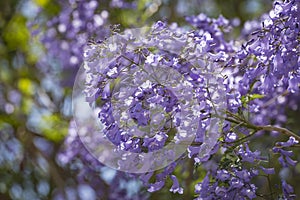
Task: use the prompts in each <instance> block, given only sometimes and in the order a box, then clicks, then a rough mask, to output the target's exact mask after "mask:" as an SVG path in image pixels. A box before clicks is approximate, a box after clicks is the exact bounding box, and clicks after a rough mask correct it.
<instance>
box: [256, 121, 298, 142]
mask: <svg viewBox="0 0 300 200" xmlns="http://www.w3.org/2000/svg"><path fill="white" fill-rule="evenodd" d="M257 128H258V129H260V130H264V131H277V132H279V133H283V134H285V135H287V136H292V137H294V138H295V139H296V140H298V141H299V142H300V136H299V135H297V134H296V133H293V132H292V131H290V130H288V129H286V128H281V127H277V126H271V125H267V126H257Z"/></svg>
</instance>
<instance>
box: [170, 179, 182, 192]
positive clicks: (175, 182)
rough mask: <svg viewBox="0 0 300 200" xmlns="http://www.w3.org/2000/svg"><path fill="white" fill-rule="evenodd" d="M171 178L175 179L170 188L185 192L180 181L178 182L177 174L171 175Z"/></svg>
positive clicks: (174, 190)
mask: <svg viewBox="0 0 300 200" xmlns="http://www.w3.org/2000/svg"><path fill="white" fill-rule="evenodd" d="M170 178H171V179H172V181H173V185H172V187H171V188H170V191H171V192H173V193H176V192H178V193H179V194H183V188H182V187H180V186H179V183H178V180H177V178H176V176H174V175H171V176H170Z"/></svg>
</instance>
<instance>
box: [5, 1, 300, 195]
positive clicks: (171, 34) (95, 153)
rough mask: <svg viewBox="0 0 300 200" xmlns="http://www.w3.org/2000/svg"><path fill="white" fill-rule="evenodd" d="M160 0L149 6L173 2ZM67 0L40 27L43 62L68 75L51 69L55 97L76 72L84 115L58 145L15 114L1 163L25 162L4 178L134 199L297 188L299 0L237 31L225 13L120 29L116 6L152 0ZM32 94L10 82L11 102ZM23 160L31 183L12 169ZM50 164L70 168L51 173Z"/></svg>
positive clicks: (10, 106)
mask: <svg viewBox="0 0 300 200" xmlns="http://www.w3.org/2000/svg"><path fill="white" fill-rule="evenodd" d="M153 2H154V3H153V4H151V3H148V4H149V5H148V4H147V5H146V8H145V10H147V9H148V10H151V9H152V10H155V9H154V8H155V6H154V5H156V4H155V3H157V2H158V3H157V4H159V3H161V2H160V1H153ZM60 3H61V4H60V6H61V9H60V10H59V11H58V14H57V16H55V17H54V18H52V19H51V20H49V21H47V23H46V28H45V29H42V28H41V29H40V30H39V31H40V34H39V37H40V39H41V42H42V44H43V45H44V47H45V50H46V53H45V54H44V55H43V56H41V58H40V60H39V63H38V69H39V70H40V71H41V72H42V74H43V76H45V77H46V78H47V79H46V78H45V79H44V80H43V81H41V82H42V83H43V84H44V83H45V82H46V80H48V78H49V77H48V76H49V75H51V77H55V81H56V80H58V82H63V84H61V85H60V84H57V83H55V81H53V80H52V82H54V83H51V84H52V85H55V87H54V86H53V87H54V89H53V88H52V90H53V92H54V93H55V94H57V96H58V97H57V99H59V98H62V97H61V96H62V95H63V94H62V93H63V90H61V87H64V86H66V85H70V84H71V85H73V82H74V80H75V84H74V90H73V106H74V119H72V120H71V122H70V126H69V131H68V132H69V134H68V135H67V136H66V138H65V140H64V142H63V144H62V145H63V148H60V149H59V150H58V151H55V150H54V147H53V146H55V145H51V144H50V142H48V141H46V140H45V139H44V138H43V137H42V135H41V134H40V133H39V134H32V135H33V136H32V137H35V136H36V135H38V136H36V137H37V139H36V138H35V139H34V140H32V143H30V142H27V140H28V141H29V139H27V140H26V141H25V142H27V143H28V144H27V143H26V146H25V145H24V147H23V146H22V142H21V141H19V140H18V139H17V135H16V133H15V132H16V130H17V128H15V125H14V126H11V125H9V124H8V123H5V124H4V125H3V124H0V131H1V132H0V133H1V134H0V152H1V153H0V154H1V156H0V168H1V169H5V170H12V171H13V173H12V175H10V174H3V173H2V172H1V176H2V175H3V177H4V178H3V181H2V180H0V189H1V191H0V192H2V190H3V191H4V189H3V188H6V187H7V188H11V189H9V193H10V195H11V196H12V198H14V199H21V198H23V197H24V198H23V199H30V198H31V199H35V198H46V197H49V196H51V198H52V199H91V200H93V199H128V200H129V199H130V200H131V199H148V198H150V197H151V195H152V194H155V192H157V191H162V190H164V188H167V190H169V191H170V192H171V193H176V194H178V195H183V196H184V195H186V194H188V195H187V197H189V198H192V197H194V198H195V199H199V200H200V199H228V200H229V199H255V198H265V199H274V198H275V199H277V198H278V199H296V198H297V197H296V193H297V191H296V190H295V189H294V188H293V187H295V186H296V185H293V184H292V183H293V182H292V179H291V178H289V176H290V175H291V174H292V175H295V174H296V175H298V176H299V171H298V172H296V170H295V169H296V166H297V164H298V160H299V155H297V153H296V152H297V149H298V148H299V140H300V136H299V131H298V133H296V132H293V131H291V130H292V129H295V128H293V126H291V127H290V126H288V125H289V124H290V123H291V122H290V120H289V118H288V116H289V115H291V113H292V114H293V113H296V115H297V113H298V114H299V105H300V104H299V102H300V99H299V97H300V95H299V93H300V91H299V87H300V55H299V54H300V53H299V52H300V0H286V1H275V2H274V3H273V8H272V10H271V11H270V12H269V13H267V14H264V15H263V16H262V17H261V18H260V21H259V20H258V21H249V22H246V23H245V24H244V28H243V30H242V31H241V34H240V36H239V37H238V38H233V37H232V35H234V34H232V33H233V31H234V30H235V23H234V21H233V20H228V19H226V18H225V17H223V16H219V17H218V18H216V19H214V18H210V17H208V16H207V15H205V14H199V15H197V16H187V17H186V18H185V20H186V24H184V25H185V26H179V25H178V24H176V23H169V24H168V23H167V22H165V21H164V22H162V21H158V22H155V23H154V24H152V25H149V27H144V28H136V29H129V28H127V29H126V28H125V30H124V31H123V32H121V31H120V30H119V28H120V27H119V26H118V25H112V26H108V24H109V22H110V17H111V13H110V12H113V11H112V9H116V10H117V12H118V11H120V10H122V9H127V10H130V12H131V11H133V10H134V9H141V8H140V7H141V3H140V2H137V1H132V2H129V1H123V0H113V1H111V2H110V3H107V2H106V4H105V9H104V8H103V7H102V6H103V5H104V4H101V3H102V2H101V1H96V0H88V1H76V0H69V1H61V2H60ZM147 6H148V7H147ZM151 6H152V7H151ZM108 8H109V9H108ZM141 10H143V9H141ZM153 12H155V11H153ZM46 65H51V67H50V68H49V67H45V66H46ZM77 71H78V74H77V77H76V78H75V73H76V72H77ZM56 73H64V75H63V76H61V77H56V76H53V75H56ZM66 75H67V76H66ZM24 81H25V82H26V79H24V80H23V82H24ZM26 83H28V82H26ZM23 85H24V84H23ZM25 85H26V84H25ZM27 85H30V84H27ZM45 85H47V84H46V83H45ZM48 86H49V84H48ZM0 87H1V89H2V85H1V86H0ZM28 87H29V86H28ZM32 87H34V86H32ZM57 88H60V89H57ZM31 89H32V88H31ZM32 90H33V89H32ZM39 92H40V91H39ZM40 93H41V92H40ZM40 93H38V94H40ZM66 93H67V94H68V95H69V96H68V98H69V99H70V98H71V97H70V94H69V93H70V92H69V91H68V92H66ZM26 95H27V96H30V95H32V93H30V92H28V94H26ZM20 99H21V97H20V94H19V93H18V92H17V91H14V90H12V91H11V92H9V93H8V94H4V93H3V94H2V90H1V92H0V100H1V101H0V108H1V112H2V110H3V111H4V113H7V114H10V113H13V112H14V108H17V107H20V106H21V103H20V102H21V100H20ZM52 100H53V99H51V98H49V99H45V98H42V97H41V98H40V99H39V101H40V102H42V103H44V104H47V105H48V104H50V103H49V101H52ZM54 100H56V98H54ZM54 100H53V101H54ZM45 102H46V103H45ZM83 104H84V105H85V104H87V105H88V106H87V107H83ZM51 105H52V104H51ZM80 106H82V107H80ZM80 108H81V109H80ZM88 112H90V113H88ZM87 116H88V117H87ZM92 117H94V118H95V120H92V119H94V118H92ZM295 120H297V119H295ZM12 124H13V123H12ZM28 124H29V125H30V122H28ZM288 128H289V129H291V130H289V129H288ZM31 131H32V132H33V131H34V129H31ZM21 132H22V133H21V134H20V135H21V137H22V134H23V130H21ZM18 137H19V136H18ZM266 138H270V140H269V139H266ZM24 140H25V139H24ZM259 140H261V141H259ZM261 143H265V145H262V144H261ZM28 146H30V147H32V149H33V150H36V151H38V152H39V153H37V157H36V160H37V163H38V164H37V166H38V167H36V169H35V170H32V169H31V168H30V165H31V164H30V162H28V161H27V162H25V161H24V157H25V156H24V155H25V149H26V148H27V147H28ZM298 152H299V151H298ZM297 156H298V157H297ZM47 158H54V160H55V162H50V161H49V160H50V159H47ZM99 161H101V162H99ZM45 163H47V164H45ZM105 165H107V166H105ZM51 167H52V168H54V169H55V170H52V171H51V169H52V168H51ZM110 167H111V168H114V169H111V168H110ZM50 168H51V169H50ZM23 169H24V170H25V171H26V173H24V174H23V176H21V177H19V179H18V180H20V181H19V182H20V183H18V184H15V183H11V181H10V180H11V179H12V176H14V175H17V174H18V173H19V171H20V170H23ZM56 169H58V170H56ZM47 170H50V171H51V173H50V174H51V175H49V174H47V173H46V172H45V171H47ZM62 170H65V171H67V172H68V174H64V173H62V172H61V171H62ZM122 171H123V172H122ZM126 172H127V173H126ZM297 173H298V174H297ZM45 174H47V175H45ZM52 174H54V176H55V177H54V179H55V178H57V177H60V176H61V177H62V178H60V179H58V180H59V181H58V182H55V181H54V182H51V181H49V180H52V179H51V178H52V177H51V176H52ZM68 175H69V177H67V176H68ZM40 177H43V178H40ZM295 177H297V176H295ZM48 182H49V183H48ZM35 183H37V187H36V189H30V187H26V185H34V184H35ZM3 185H4V186H5V187H4V186H3ZM112 185H113V187H112ZM263 185H267V186H268V187H265V186H263ZM145 188H146V189H145ZM191 188H192V189H191ZM272 188H273V189H272ZM274 188H275V189H274ZM5 190H6V189H5ZM7 190H8V189H7ZM35 190H36V191H35ZM22 191H23V192H22ZM191 191H192V192H191ZM50 193H51V194H50ZM189 193H192V194H189ZM26 194H27V197H26V198H25V196H26ZM22 195H23V196H22ZM0 197H1V196H0ZM73 197H75V198H73Z"/></svg>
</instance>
